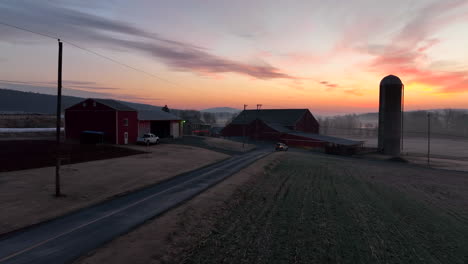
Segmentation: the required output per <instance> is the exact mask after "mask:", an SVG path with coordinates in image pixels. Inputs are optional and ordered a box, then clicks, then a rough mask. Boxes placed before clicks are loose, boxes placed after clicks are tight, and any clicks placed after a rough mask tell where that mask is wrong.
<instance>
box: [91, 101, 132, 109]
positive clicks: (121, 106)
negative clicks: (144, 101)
mask: <svg viewBox="0 0 468 264" xmlns="http://www.w3.org/2000/svg"><path fill="white" fill-rule="evenodd" d="M91 100H94V101H96V102H98V103H100V104H103V105H106V106H108V107H110V108H113V109H115V110H118V111H136V109H134V108H131V107H130V106H128V105H125V104H123V103H121V102H119V101H116V100H112V99H94V98H92V99H91Z"/></svg>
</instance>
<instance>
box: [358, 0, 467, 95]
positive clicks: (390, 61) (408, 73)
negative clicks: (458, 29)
mask: <svg viewBox="0 0 468 264" xmlns="http://www.w3.org/2000/svg"><path fill="white" fill-rule="evenodd" d="M467 4H468V2H467V1H465V0H455V1H440V2H435V3H432V4H430V5H428V6H426V7H424V8H422V9H421V10H420V11H419V12H417V13H416V14H414V15H413V18H412V19H411V20H409V21H408V22H407V23H406V24H405V25H404V26H403V27H402V28H401V30H400V31H399V32H398V33H397V34H396V35H395V36H394V37H393V38H392V39H391V40H390V42H389V44H388V45H369V46H368V49H367V52H368V53H369V54H371V55H374V59H373V60H372V61H371V62H370V63H369V67H370V69H371V70H372V71H378V72H381V73H382V75H384V74H395V75H399V76H400V77H403V78H404V79H405V80H404V82H406V83H422V84H426V85H430V86H434V87H439V88H440V91H441V92H445V93H459V92H468V86H467V77H466V76H467V75H466V72H458V71H456V72H448V71H444V72H441V71H437V70H435V69H428V68H427V67H425V66H424V65H426V64H429V62H430V61H429V59H428V55H427V51H428V50H430V49H431V48H432V47H433V46H435V45H437V44H439V43H440V42H441V41H442V40H440V39H438V38H434V37H432V36H433V35H434V34H435V33H436V32H437V31H439V30H441V29H442V28H443V27H445V26H447V25H449V24H451V23H453V22H456V21H459V20H461V19H467V18H468V16H467V15H466V13H462V12H457V10H458V9H459V8H460V7H462V6H466V5H467ZM361 50H364V49H361Z"/></svg>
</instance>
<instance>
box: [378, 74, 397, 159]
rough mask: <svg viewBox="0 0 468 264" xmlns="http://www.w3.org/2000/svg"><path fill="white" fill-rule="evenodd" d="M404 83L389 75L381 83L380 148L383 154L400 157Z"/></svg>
mask: <svg viewBox="0 0 468 264" xmlns="http://www.w3.org/2000/svg"><path fill="white" fill-rule="evenodd" d="M402 92H403V83H402V82H401V80H400V78H398V77H397V76H394V75H389V76H387V77H385V78H383V79H382V81H381V82H380V97H379V139H378V148H379V151H381V152H382V153H383V154H387V155H392V156H399V155H400V144H401V122H402V120H401V97H402Z"/></svg>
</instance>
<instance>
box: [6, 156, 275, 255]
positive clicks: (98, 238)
mask: <svg viewBox="0 0 468 264" xmlns="http://www.w3.org/2000/svg"><path fill="white" fill-rule="evenodd" d="M270 152H271V149H257V150H254V151H251V152H248V153H246V154H243V155H238V156H233V157H231V158H229V159H227V160H225V161H222V162H219V163H216V164H213V165H210V166H208V167H205V168H201V169H198V170H195V171H192V172H188V173H185V174H182V175H179V176H177V177H174V178H172V179H170V180H168V181H165V182H162V183H160V184H157V185H154V186H151V187H148V188H145V189H142V190H139V191H136V192H133V193H130V194H127V195H124V196H121V197H117V198H115V199H112V200H108V201H105V202H103V203H100V204H97V205H94V206H91V207H88V208H84V209H81V210H79V211H77V212H74V213H71V214H68V215H66V216H63V217H60V218H57V219H54V220H52V221H49V222H45V223H42V224H39V225H36V226H33V227H30V228H26V229H24V230H21V231H18V232H14V233H11V234H9V235H7V236H5V237H1V238H0V263H1V264H4V263H15V264H19V263H35V264H42V263H44V264H46V263H47V264H50V263H54V264H55V263H57V264H58V263H70V262H72V261H73V260H75V259H77V258H78V257H80V256H82V255H83V254H86V253H87V252H89V251H91V250H93V249H95V248H97V247H99V246H101V245H102V244H104V243H106V242H108V241H110V240H111V239H113V238H115V237H117V236H119V235H122V234H125V233H127V232H129V231H130V230H132V229H134V228H135V227H137V226H138V225H141V224H143V223H144V222H145V221H147V220H148V219H151V218H153V217H155V216H157V215H159V214H161V213H163V212H165V211H166V210H168V209H170V208H172V207H175V206H177V205H178V204H180V203H182V202H183V201H185V200H187V199H190V198H191V197H193V196H195V195H197V194H198V193H200V192H202V191H204V190H206V189H207V188H209V187H210V186H212V185H214V184H216V183H218V182H220V181H222V180H223V179H225V178H226V177H229V176H231V175H232V174H234V173H236V172H238V171H239V170H241V169H242V168H244V167H246V166H248V165H249V164H251V163H253V162H254V161H256V160H258V159H260V158H262V157H264V156H266V155H268V153H270Z"/></svg>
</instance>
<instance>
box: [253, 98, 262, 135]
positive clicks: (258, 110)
mask: <svg viewBox="0 0 468 264" xmlns="http://www.w3.org/2000/svg"><path fill="white" fill-rule="evenodd" d="M260 108H262V105H261V104H257V118H256V120H255V137H256V139H257V141H258V116H259V113H260Z"/></svg>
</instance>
